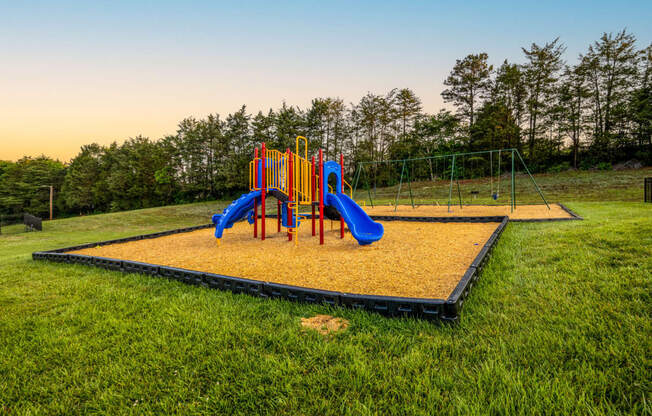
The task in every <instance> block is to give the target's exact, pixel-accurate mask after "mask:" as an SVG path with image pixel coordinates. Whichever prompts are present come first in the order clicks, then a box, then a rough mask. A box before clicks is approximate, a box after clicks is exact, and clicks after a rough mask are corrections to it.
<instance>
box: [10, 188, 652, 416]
mask: <svg viewBox="0 0 652 416" xmlns="http://www.w3.org/2000/svg"><path fill="white" fill-rule="evenodd" d="M623 193H626V194H629V193H632V194H633V193H634V191H633V190H629V189H625V190H624V191H623ZM561 202H565V203H568V206H569V207H570V208H571V209H573V210H575V211H576V212H577V213H578V214H580V215H582V216H583V217H585V218H586V220H585V221H568V222H557V223H511V224H509V225H508V226H507V228H506V230H505V232H504V233H503V236H502V237H501V240H500V242H499V244H498V245H497V247H496V249H495V251H494V255H493V256H492V257H491V259H490V261H489V262H488V264H487V267H486V269H485V271H484V273H483V275H482V278H481V279H480V281H479V282H478V284H477V286H476V287H475V288H474V290H473V292H472V293H471V296H470V297H469V299H468V302H467V304H466V306H465V309H464V311H463V314H462V319H461V322H460V324H459V325H457V326H453V327H450V326H438V325H435V324H432V323H430V322H427V321H420V320H415V319H388V318H384V317H382V316H380V315H376V314H370V313H366V312H363V311H353V310H348V309H332V308H328V307H322V306H311V305H303V304H295V303H291V302H285V301H270V300H263V299H258V298H253V297H250V296H247V295H233V294H230V293H226V292H220V291H213V290H208V289H203V288H198V287H191V286H187V285H184V284H181V283H178V282H174V281H168V280H165V279H162V278H155V277H148V276H143V275H137V274H122V273H118V272H110V271H105V270H100V269H94V268H89V267H85V266H81V265H67V264H55V263H48V262H34V261H32V260H31V258H30V254H31V252H32V251H35V250H42V249H52V248H57V247H63V246H69V245H74V244H80V243H85V242H91V241H98V240H103V239H109V238H117V237H122V236H128V235H135V234H141V233H145V232H154V231H158V230H164V229H170V228H176V227H182V226H188V225H195V224H201V223H206V222H207V218H209V215H210V214H211V213H212V212H214V211H216V210H217V209H218V205H219V204H218V203H206V204H194V205H185V206H175V207H164V208H156V209H148V210H140V211H131V212H126V213H116V214H107V215H97V216H89V217H81V218H70V219H65V220H57V221H52V222H45V223H44V231H43V232H42V233H26V234H19V235H9V236H0V340H1V342H0V414H2V413H5V414H11V415H14V414H64V413H65V414H87V413H104V414H124V413H136V414H141V413H142V414H166V413H181V414H199V413H208V414H279V413H284V414H293V415H294V414H363V415H364V414H440V413H444V414H487V413H489V414H527V415H530V414H622V413H631V414H650V412H651V409H650V400H651V399H652V398H651V397H650V396H651V394H650V392H651V390H652V386H651V377H650V374H652V362H651V356H652V323H651V320H650V316H651V313H652V307H651V302H650V293H652V284H651V283H652V280H651V278H650V276H651V275H652V260H651V259H652V249H651V247H652V204H647V205H645V204H643V203H640V202H639V203H635V202H624V203H621V202H578V201H577V198H575V202H570V201H569V200H562V201H561ZM221 206H223V203H222V205H221ZM317 313H329V314H333V315H336V316H340V317H343V318H345V319H348V320H349V321H350V325H351V326H350V327H349V328H348V329H347V330H346V331H344V332H341V333H338V334H336V335H333V336H327V337H324V336H322V335H319V334H318V333H316V332H314V331H306V330H302V329H301V326H300V318H301V317H308V316H312V315H314V314H317Z"/></svg>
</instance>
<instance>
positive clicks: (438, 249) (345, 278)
mask: <svg viewBox="0 0 652 416" xmlns="http://www.w3.org/2000/svg"><path fill="white" fill-rule="evenodd" d="M324 225H325V227H324V228H325V232H324V240H325V244H324V245H323V246H320V245H319V237H318V236H316V237H312V236H311V225H310V221H306V222H305V223H304V224H302V225H301V227H300V229H299V241H298V245H297V246H295V245H294V242H290V241H288V238H287V234H286V233H285V232H280V233H277V232H276V219H268V220H267V225H266V228H267V238H266V240H265V241H260V239H258V240H256V239H254V238H253V236H252V234H253V226H251V225H249V224H248V223H246V222H240V223H237V224H235V225H234V226H233V228H231V229H228V230H226V231H225V233H224V237H223V238H222V241H221V244H220V245H219V246H218V245H217V244H216V240H215V238H214V236H213V232H214V230H212V229H204V230H198V231H194V232H189V233H182V234H174V235H170V236H165V237H159V238H154V239H147V240H138V241H131V242H128V243H123V244H112V245H108V246H102V247H95V248H89V249H84V250H79V251H76V252H75V253H78V254H86V255H91V256H101V257H109V258H115V259H122V260H134V261H140V262H145V263H152V264H160V265H165V266H172V267H180V268H184V269H189V270H199V271H204V272H210V273H217V274H223V275H228V276H237V277H244V278H249V279H256V280H262V281H266V282H274V283H282V284H288V285H294V286H302V287H309V288H316V289H322V290H332V291H338V292H346V293H357V294H370V295H385V296H403V297H416V298H439V299H446V298H447V297H448V296H449V295H450V293H451V292H452V291H453V289H454V288H455V286H456V285H457V283H458V282H459V281H460V279H461V277H462V275H463V274H464V272H465V271H466V269H467V268H468V267H469V265H470V264H471V263H472V262H473V259H474V258H475V256H477V255H478V253H479V252H480V250H481V249H482V247H483V246H484V244H485V243H486V241H487V240H488V239H489V237H490V236H491V233H492V232H493V231H494V230H495V229H496V228H497V227H498V224H497V223H418V222H402V221H388V222H385V223H383V225H384V227H385V235H384V236H383V238H382V239H381V240H380V241H378V242H376V243H373V244H371V245H368V246H360V245H358V243H357V242H356V241H355V240H354V239H353V238H352V237H351V235H350V234H349V233H348V230H347V233H346V235H345V238H343V239H341V238H340V237H339V222H333V225H331V221H327V222H326V224H324ZM331 227H332V228H331ZM318 229H319V227H317V230H318Z"/></svg>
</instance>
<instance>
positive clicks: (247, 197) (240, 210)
mask: <svg viewBox="0 0 652 416" xmlns="http://www.w3.org/2000/svg"><path fill="white" fill-rule="evenodd" d="M257 199H260V191H251V192H249V193H248V194H243V195H242V196H241V197H240V198H238V199H236V200H235V201H233V202H231V205H229V206H228V207H226V208H224V211H222V214H215V215H213V224H215V238H222V233H223V232H224V229H225V228H231V227H233V224H234V223H236V222H238V221H241V220H243V219H245V218H246V217H247V215H248V214H249V212H250V211H251V210H253V209H254V201H256V200H257Z"/></svg>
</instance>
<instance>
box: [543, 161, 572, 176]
mask: <svg viewBox="0 0 652 416" xmlns="http://www.w3.org/2000/svg"><path fill="white" fill-rule="evenodd" d="M568 169H570V163H568V162H562V163H559V164H557V165H553V166H550V167H549V168H548V173H559V172H564V171H567V170H568Z"/></svg>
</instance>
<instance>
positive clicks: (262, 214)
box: [260, 142, 267, 240]
mask: <svg viewBox="0 0 652 416" xmlns="http://www.w3.org/2000/svg"><path fill="white" fill-rule="evenodd" d="M262 153H263V154H262V156H261V165H262V166H261V167H260V169H261V170H262V174H261V175H260V176H261V182H262V183H261V184H260V188H261V192H260V239H261V240H264V239H265V194H266V193H267V183H266V182H267V180H266V178H265V177H266V176H267V165H266V161H265V155H266V153H267V152H266V151H265V142H263V143H262Z"/></svg>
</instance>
